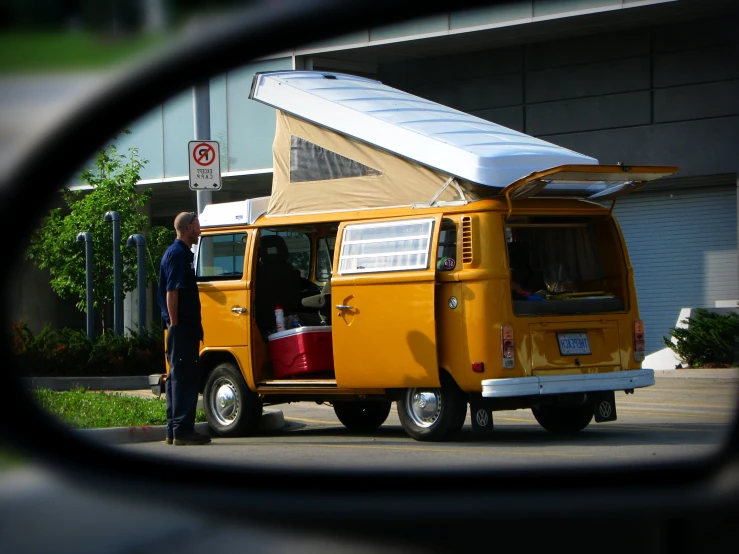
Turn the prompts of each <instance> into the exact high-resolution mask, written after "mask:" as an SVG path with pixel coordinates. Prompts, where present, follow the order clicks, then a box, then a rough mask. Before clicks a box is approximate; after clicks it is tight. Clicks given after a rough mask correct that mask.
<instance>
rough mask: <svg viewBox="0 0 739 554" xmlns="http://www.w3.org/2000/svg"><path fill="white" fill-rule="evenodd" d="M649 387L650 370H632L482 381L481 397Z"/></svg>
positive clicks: (651, 372) (652, 383) (652, 371)
mask: <svg viewBox="0 0 739 554" xmlns="http://www.w3.org/2000/svg"><path fill="white" fill-rule="evenodd" d="M651 385H654V370H653V369H632V370H628V371H615V372H613V373H589V374H586V375H552V376H550V377H547V376H538V377H511V378H508V379H486V380H484V381H483V382H482V395H483V396H484V397H486V398H505V397H514V396H536V395H540V394H567V393H576V392H595V391H616V390H633V389H638V388H642V387H649V386H651Z"/></svg>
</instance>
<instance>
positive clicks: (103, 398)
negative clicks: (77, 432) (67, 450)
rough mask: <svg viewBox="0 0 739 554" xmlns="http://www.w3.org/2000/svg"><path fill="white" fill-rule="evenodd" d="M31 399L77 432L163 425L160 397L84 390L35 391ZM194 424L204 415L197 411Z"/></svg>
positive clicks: (162, 400)
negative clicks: (105, 428)
mask: <svg viewBox="0 0 739 554" xmlns="http://www.w3.org/2000/svg"><path fill="white" fill-rule="evenodd" d="M33 395H34V397H35V399H36V400H37V401H38V403H39V405H40V406H41V407H43V408H44V409H45V410H46V411H48V412H49V413H52V414H54V415H57V416H58V417H60V418H61V419H62V420H63V421H65V422H66V423H68V424H69V425H71V426H73V427H76V428H77V429H96V428H100V427H131V426H133V427H139V426H142V425H165V424H166V423H167V413H166V404H165V400H164V397H162V398H160V399H157V398H141V397H138V396H131V395H127V394H120V393H107V392H100V391H86V390H84V389H77V390H72V391H51V390H48V389H36V390H35V391H34V392H33ZM195 421H196V422H198V423H199V422H204V421H205V412H204V411H202V410H198V411H197V412H196V414H195Z"/></svg>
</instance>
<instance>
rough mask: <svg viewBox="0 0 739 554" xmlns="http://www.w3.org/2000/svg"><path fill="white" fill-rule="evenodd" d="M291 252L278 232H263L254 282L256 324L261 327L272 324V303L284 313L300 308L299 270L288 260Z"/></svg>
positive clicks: (268, 328)
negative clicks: (268, 233)
mask: <svg viewBox="0 0 739 554" xmlns="http://www.w3.org/2000/svg"><path fill="white" fill-rule="evenodd" d="M289 256H290V252H289V250H288V248H287V244H286V243H285V239H284V238H282V237H281V236H279V235H262V236H261V237H260V244H259V260H258V265H257V283H256V312H257V313H256V318H257V325H258V326H259V327H260V329H262V330H263V331H270V330H272V329H274V327H275V306H281V307H282V309H283V310H284V312H285V315H290V314H294V313H296V312H298V311H299V309H300V306H301V302H300V291H301V288H302V282H301V278H300V272H299V271H298V270H297V269H295V268H294V267H293V265H292V264H291V263H290V262H289V261H288V258H289Z"/></svg>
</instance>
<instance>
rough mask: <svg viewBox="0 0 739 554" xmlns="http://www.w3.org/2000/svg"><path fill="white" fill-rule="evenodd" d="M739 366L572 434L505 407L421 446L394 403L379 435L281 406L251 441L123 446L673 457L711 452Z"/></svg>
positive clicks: (171, 452)
mask: <svg viewBox="0 0 739 554" xmlns="http://www.w3.org/2000/svg"><path fill="white" fill-rule="evenodd" d="M738 387H739V370H735V369H725V370H675V371H664V372H656V384H655V385H654V386H653V387H648V388H644V389H637V390H636V391H635V393H634V394H633V395H626V394H625V393H623V392H619V393H617V394H616V402H617V410H618V420H617V421H615V422H608V423H595V422H593V423H591V424H590V425H589V426H588V427H587V428H586V429H585V430H584V431H582V432H580V433H579V434H577V435H575V436H572V437H560V436H556V435H552V434H550V433H548V432H547V431H545V430H544V429H542V428H541V427H540V426H539V424H538V423H537V422H536V420H535V419H534V417H533V415H532V414H531V412H530V411H529V410H516V411H506V412H496V414H495V425H496V431H495V433H494V434H493V435H491V436H490V437H486V438H480V437H479V436H477V435H475V434H473V432H472V430H471V427H470V425H469V417H468V420H467V425H466V426H465V428H464V429H463V431H462V432H461V433H460V435H459V437H458V438H457V440H455V441H452V442H447V443H426V442H418V441H415V440H413V439H411V438H410V437H408V436H407V435H406V434H405V433H404V432H403V429H402V428H401V426H400V422H399V420H398V416H397V411H396V407H395V405H393V410H392V411H391V413H390V417H389V418H388V420H387V421H386V423H385V424H384V425H383V426H382V427H380V428H379V429H377V430H376V431H374V432H372V433H367V434H361V435H360V434H356V433H351V432H349V431H348V430H347V429H345V428H344V427H343V426H342V425H341V423H340V422H339V421H338V419H337V418H336V416H335V415H334V412H333V409H332V408H331V407H330V406H327V405H316V404H315V403H297V404H289V405H280V406H277V407H275V408H270V409H279V410H281V411H282V412H283V414H284V421H285V423H284V426H282V428H281V429H276V430H269V431H263V432H261V433H259V434H258V435H255V436H252V437H241V438H222V437H214V440H213V442H212V443H211V444H210V445H206V446H192V447H174V446H170V445H167V444H166V443H164V442H163V441H152V442H143V443H134V444H124V445H120V448H126V449H130V450H133V451H136V452H139V453H142V454H147V455H156V456H164V457H167V458H169V457H172V458H180V459H189V460H207V461H217V462H219V463H225V464H237V465H239V464H256V465H267V466H270V467H280V468H296V467H302V468H305V467H309V468H327V467H329V468H331V467H335V468H342V467H352V468H367V469H370V468H372V469H378V468H386V469H393V470H404V469H407V470H413V469H414V468H418V467H423V468H426V469H428V468H448V467H470V468H497V467H534V466H537V465H542V464H544V465H546V466H552V465H556V466H571V465H582V464H586V465H590V464H616V465H618V464H630V463H635V462H646V463H651V462H664V461H666V460H678V459H680V460H682V459H688V458H692V457H700V456H706V455H710V454H712V453H714V452H716V451H717V450H718V449H719V448H720V447H721V445H722V443H723V441H724V440H725V438H726V436H727V434H728V432H729V430H730V425H731V422H732V420H733V418H734V417H735V412H736V404H737V393H738V392H739V389H738Z"/></svg>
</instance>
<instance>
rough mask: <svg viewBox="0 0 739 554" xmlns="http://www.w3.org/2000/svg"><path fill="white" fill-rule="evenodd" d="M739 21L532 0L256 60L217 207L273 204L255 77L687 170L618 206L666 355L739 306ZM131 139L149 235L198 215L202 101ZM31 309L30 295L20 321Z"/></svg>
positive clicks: (219, 113)
mask: <svg viewBox="0 0 739 554" xmlns="http://www.w3.org/2000/svg"><path fill="white" fill-rule="evenodd" d="M738 24H739V8H738V7H737V5H736V3H735V2H732V1H724V0H700V1H697V0H561V1H547V0H521V1H519V2H515V3H510V4H506V5H501V6H492V7H488V8H480V9H476V10H472V11H467V12H450V13H447V14H441V15H438V16H434V17H430V18H425V19H423V20H419V21H414V22H409V23H404V24H399V25H394V26H390V27H383V28H377V29H366V30H363V31H361V32H356V33H353V34H351V35H349V36H343V37H341V38H337V39H334V40H331V41H326V42H324V43H321V44H315V45H311V46H309V47H305V48H302V49H300V50H296V51H293V52H285V53H282V54H280V55H275V56H273V57H271V58H269V59H263V60H260V61H257V62H254V63H251V64H249V65H246V66H244V67H241V68H239V69H237V70H234V71H231V72H229V73H228V74H226V75H222V76H219V77H217V78H215V79H212V80H211V81H210V103H211V138H212V139H213V140H218V141H220V143H221V146H222V152H221V156H222V168H221V170H222V174H223V183H224V184H223V189H222V190H221V191H217V192H213V193H212V201H213V202H225V201H231V200H235V199H241V198H248V197H256V196H262V195H265V194H269V191H270V186H271V172H272V157H271V147H272V139H273V135H274V130H275V113H274V110H273V109H272V108H268V107H266V106H264V105H261V104H258V103H256V102H253V101H250V100H248V95H249V90H250V86H251V82H252V77H253V75H254V74H255V72H258V71H270V70H278V69H315V70H331V71H338V72H345V73H352V74H357V75H362V76H365V77H369V78H374V79H378V80H380V81H382V82H383V83H385V84H387V85H390V86H393V87H395V88H398V89H401V90H404V91H407V92H410V93H412V94H416V95H418V96H422V97H424V98H428V99H431V100H434V101H436V102H439V103H442V104H445V105H448V106H451V107H453V108H457V109H459V110H462V111H465V112H469V113H472V114H474V115H477V116H480V117H482V118H485V119H488V120H490V121H494V122H496V123H499V124H502V125H505V126H507V127H510V128H513V129H516V130H519V131H522V132H525V133H527V134H530V135H533V136H536V137H541V138H544V139H545V140H548V141H550V142H554V143H556V144H560V145H562V146H565V147H567V148H571V149H573V150H575V151H578V152H581V153H583V154H587V155H590V156H593V157H595V158H597V159H598V160H599V161H600V162H601V163H616V162H623V163H626V164H655V165H678V166H680V171H679V173H678V175H677V176H676V177H675V178H673V179H669V180H665V181H664V182H660V183H655V184H653V185H651V186H649V187H647V188H646V189H645V190H644V191H641V192H639V193H636V194H633V195H631V196H629V197H627V198H624V199H623V200H619V201H618V202H617V204H616V214H617V216H618V218H619V220H620V222H621V225H622V228H623V231H624V233H625V235H626V239H627V241H628V243H629V246H630V252H631V257H632V264H633V266H634V269H635V274H636V283H637V293H638V296H639V301H640V306H641V311H642V315H643V319H644V321H645V323H646V329H647V336H648V341H647V350H648V352H647V353H648V354H650V353H654V352H657V351H659V350H660V349H662V348H663V347H664V345H663V342H662V337H663V336H665V335H667V333H668V331H669V329H670V328H671V327H673V326H674V325H675V323H676V319H677V317H678V315H679V313H680V310H681V309H682V308H684V307H713V306H714V305H715V303H716V302H717V301H721V300H733V299H737V298H739V269H738V267H739V261H738V256H737V234H738V233H737V193H736V190H737V171H738V166H739V156H737V154H736V153H737V152H738V151H739V38H737V35H736V33H735V29H736V28H737V26H738ZM130 129H131V130H132V131H133V133H132V134H131V135H130V136H127V137H125V139H124V140H121V142H120V144H119V148H121V149H125V148H127V146H129V145H135V146H136V147H138V148H139V151H140V153H141V155H142V156H143V157H145V158H147V159H148V160H150V162H149V164H148V165H147V166H146V168H145V170H144V172H143V174H142V181H141V183H140V186H142V187H151V188H153V190H154V197H153V201H152V203H151V219H152V222H153V223H154V224H158V225H167V226H169V225H171V223H172V220H173V218H174V216H175V214H176V213H177V212H179V211H182V210H188V211H189V210H194V209H195V208H196V197H195V193H194V192H193V191H191V190H190V189H189V187H188V181H187V173H188V163H187V149H186V148H187V143H188V141H189V140H192V139H193V138H194V131H193V129H194V122H193V102H192V92H191V91H190V90H187V91H184V92H183V93H182V94H180V95H179V96H177V97H175V98H172V99H171V100H170V101H168V102H167V103H166V104H164V105H162V106H159V107H158V108H157V109H156V110H154V111H152V112H151V113H149V114H148V115H146V116H145V117H143V118H142V119H140V120H139V121H137V122H135V123H133V124H132V125H131V127H130ZM150 302H152V303H153V300H150ZM35 303H37V300H30V301H29V300H27V299H25V298H24V301H23V306H24V308H23V309H25V310H26V312H27V313H32V312H33V309H32V306H33V305H34V304H35ZM150 308H151V306H150ZM62 311H63V309H62V308H61V307H60V308H58V309H57V313H58V314H61V312H62ZM130 311H131V313H132V314H134V317H135V313H136V308H135V307H133V306H131V309H130ZM152 313H154V310H152ZM39 315H40V314H39ZM41 317H44V318H45V319H48V315H46V314H45V315H44V316H41ZM152 317H153V316H152ZM80 322H82V323H80V326H81V325H83V323H84V315H83V314H80ZM126 326H127V327H128V326H130V327H135V322H130V321H129V322H128V323H127V324H126Z"/></svg>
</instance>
